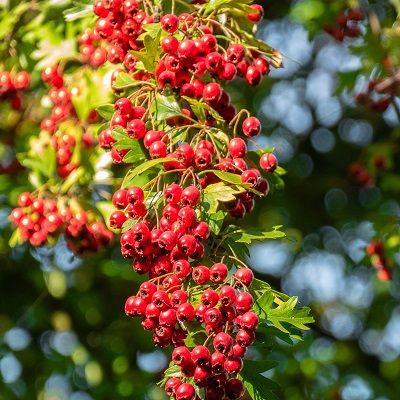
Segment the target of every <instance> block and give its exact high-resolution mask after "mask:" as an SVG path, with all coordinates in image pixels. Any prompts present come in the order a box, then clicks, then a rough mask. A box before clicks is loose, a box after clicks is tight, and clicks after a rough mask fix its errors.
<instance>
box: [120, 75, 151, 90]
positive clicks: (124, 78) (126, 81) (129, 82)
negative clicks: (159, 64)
mask: <svg viewBox="0 0 400 400" xmlns="http://www.w3.org/2000/svg"><path fill="white" fill-rule="evenodd" d="M143 84H146V85H148V84H149V82H144V81H137V80H136V79H134V78H132V76H130V75H129V74H127V73H126V72H121V73H119V74H118V75H117V79H116V80H115V82H114V87H115V88H116V89H127V88H130V87H136V86H141V85H143Z"/></svg>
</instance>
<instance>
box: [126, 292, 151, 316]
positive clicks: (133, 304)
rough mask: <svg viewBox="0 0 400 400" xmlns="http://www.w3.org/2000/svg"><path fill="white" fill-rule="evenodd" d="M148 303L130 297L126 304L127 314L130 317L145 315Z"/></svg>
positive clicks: (135, 297)
mask: <svg viewBox="0 0 400 400" xmlns="http://www.w3.org/2000/svg"><path fill="white" fill-rule="evenodd" d="M146 307H147V303H146V302H145V301H144V300H143V299H141V298H140V297H137V296H131V297H129V298H128V299H127V300H126V302H125V314H126V315H128V316H135V315H140V316H142V315H144V314H145V312H146Z"/></svg>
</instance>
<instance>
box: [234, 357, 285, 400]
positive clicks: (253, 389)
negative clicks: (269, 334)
mask: <svg viewBox="0 0 400 400" xmlns="http://www.w3.org/2000/svg"><path fill="white" fill-rule="evenodd" d="M276 365H277V363H276V362H275V361H268V360H265V361H251V360H244V364H243V370H242V372H241V376H242V377H243V380H244V382H243V383H244V385H245V388H246V390H247V392H248V394H249V395H250V397H251V398H252V399H253V400H270V399H271V400H279V398H278V397H277V395H276V394H275V393H274V391H277V390H279V386H278V385H277V384H276V383H275V382H273V381H271V380H270V379H268V378H266V377H265V376H263V375H261V374H263V373H264V372H267V371H269V370H270V369H272V368H274V367H275V366H276Z"/></svg>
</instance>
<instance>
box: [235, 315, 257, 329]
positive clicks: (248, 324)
mask: <svg viewBox="0 0 400 400" xmlns="http://www.w3.org/2000/svg"><path fill="white" fill-rule="evenodd" d="M258 321H259V318H258V316H257V314H255V313H254V312H253V311H248V312H247V313H245V314H243V315H242V318H241V319H240V324H241V327H242V328H244V329H247V330H250V331H254V330H256V329H257V325H258Z"/></svg>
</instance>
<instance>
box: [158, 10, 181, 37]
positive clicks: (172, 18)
mask: <svg viewBox="0 0 400 400" xmlns="http://www.w3.org/2000/svg"><path fill="white" fill-rule="evenodd" d="M160 22H161V28H162V29H163V30H164V31H166V32H168V33H174V32H175V31H176V30H177V29H178V25H179V19H178V17H177V16H176V15H174V14H166V15H164V16H162V17H161V20H160Z"/></svg>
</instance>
